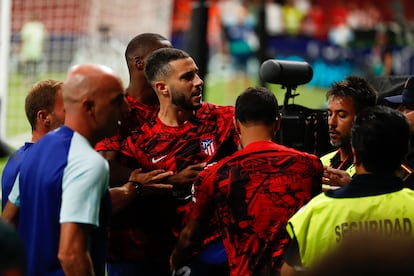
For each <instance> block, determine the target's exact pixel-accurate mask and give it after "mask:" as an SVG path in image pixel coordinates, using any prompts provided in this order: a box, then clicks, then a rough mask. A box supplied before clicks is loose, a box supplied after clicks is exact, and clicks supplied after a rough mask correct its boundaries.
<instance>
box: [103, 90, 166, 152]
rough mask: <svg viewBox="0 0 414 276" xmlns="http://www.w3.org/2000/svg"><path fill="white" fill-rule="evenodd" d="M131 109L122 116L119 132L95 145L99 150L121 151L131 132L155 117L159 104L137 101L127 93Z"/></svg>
mask: <svg viewBox="0 0 414 276" xmlns="http://www.w3.org/2000/svg"><path fill="white" fill-rule="evenodd" d="M126 101H127V102H128V105H129V109H130V111H129V112H128V113H126V114H125V116H124V117H123V118H122V122H121V126H120V127H119V128H118V133H117V134H116V135H115V136H113V137H110V138H105V139H103V140H102V141H100V142H98V143H97V144H96V145H95V150H97V151H116V152H121V145H122V142H123V141H124V140H125V139H126V138H127V137H128V136H130V135H131V134H133V133H135V132H136V131H137V130H138V129H140V128H141V126H142V125H143V124H144V122H145V121H146V120H148V119H149V118H152V117H154V116H155V115H156V114H157V112H158V109H159V106H157V105H156V106H149V105H145V104H143V103H139V102H137V100H136V99H135V98H133V97H132V96H130V95H128V94H127V95H126Z"/></svg>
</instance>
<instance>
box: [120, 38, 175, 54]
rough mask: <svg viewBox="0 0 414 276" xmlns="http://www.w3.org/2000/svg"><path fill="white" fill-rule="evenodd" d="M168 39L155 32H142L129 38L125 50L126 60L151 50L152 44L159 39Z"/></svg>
mask: <svg viewBox="0 0 414 276" xmlns="http://www.w3.org/2000/svg"><path fill="white" fill-rule="evenodd" d="M165 40H167V41H168V39H167V38H165V37H164V36H162V35H160V34H156V33H142V34H139V35H137V36H135V37H134V38H133V39H131V40H130V41H129V43H128V45H127V47H126V50H125V59H126V60H128V59H129V58H132V57H133V56H134V55H144V54H145V53H147V52H150V51H152V50H153V48H154V45H155V44H156V43H158V42H159V41H165Z"/></svg>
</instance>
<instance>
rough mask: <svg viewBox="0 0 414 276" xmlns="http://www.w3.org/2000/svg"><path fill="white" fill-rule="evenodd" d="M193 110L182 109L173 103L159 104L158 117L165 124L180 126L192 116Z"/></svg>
mask: <svg viewBox="0 0 414 276" xmlns="http://www.w3.org/2000/svg"><path fill="white" fill-rule="evenodd" d="M194 114H195V111H193V110H191V111H189V110H183V109H180V108H177V107H176V106H174V105H169V106H160V111H159V112H158V118H159V119H160V120H161V122H163V123H164V124H165V125H167V126H172V127H176V126H181V125H183V124H185V123H186V122H187V121H188V120H190V119H191V118H193V117H194Z"/></svg>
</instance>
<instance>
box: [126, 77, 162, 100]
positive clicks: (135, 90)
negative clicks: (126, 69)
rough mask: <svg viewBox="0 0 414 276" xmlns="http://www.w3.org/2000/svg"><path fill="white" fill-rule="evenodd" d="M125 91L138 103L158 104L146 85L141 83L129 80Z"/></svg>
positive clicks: (152, 92)
mask: <svg viewBox="0 0 414 276" xmlns="http://www.w3.org/2000/svg"><path fill="white" fill-rule="evenodd" d="M126 92H127V93H128V95H130V96H131V97H133V98H134V99H135V100H136V101H137V102H139V103H143V104H146V105H150V106H152V105H158V98H157V96H156V95H155V92H154V91H153V90H152V88H151V87H150V86H148V85H142V84H140V83H139V82H130V83H129V86H128V87H127V89H126Z"/></svg>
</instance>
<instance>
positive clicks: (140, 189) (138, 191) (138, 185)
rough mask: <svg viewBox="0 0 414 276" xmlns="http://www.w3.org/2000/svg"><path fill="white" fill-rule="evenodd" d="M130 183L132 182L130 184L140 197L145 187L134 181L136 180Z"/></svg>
mask: <svg viewBox="0 0 414 276" xmlns="http://www.w3.org/2000/svg"><path fill="white" fill-rule="evenodd" d="M128 182H130V183H132V185H134V187H135V193H136V194H137V195H140V194H141V192H142V189H143V185H142V184H141V183H139V182H137V181H134V180H128Z"/></svg>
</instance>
